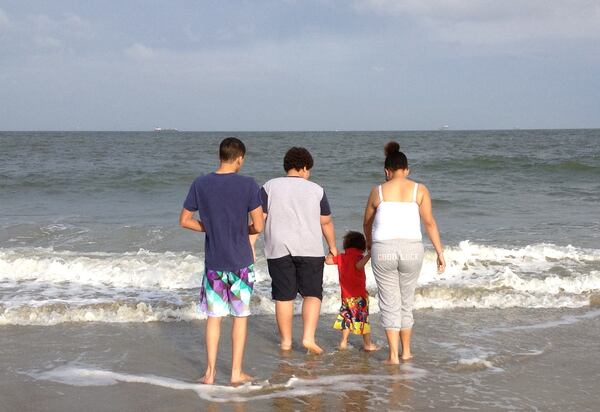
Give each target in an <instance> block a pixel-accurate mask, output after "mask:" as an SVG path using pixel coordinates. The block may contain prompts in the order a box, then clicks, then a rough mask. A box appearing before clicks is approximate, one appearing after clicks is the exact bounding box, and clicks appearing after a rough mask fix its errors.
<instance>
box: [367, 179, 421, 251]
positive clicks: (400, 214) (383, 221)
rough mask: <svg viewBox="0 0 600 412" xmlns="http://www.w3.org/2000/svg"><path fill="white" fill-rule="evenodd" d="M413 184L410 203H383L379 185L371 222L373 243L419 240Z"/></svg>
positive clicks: (419, 230) (419, 224) (419, 221)
mask: <svg viewBox="0 0 600 412" xmlns="http://www.w3.org/2000/svg"><path fill="white" fill-rule="evenodd" d="M418 186H419V184H418V183H415V188H414V189H413V197H412V201H411V202H385V201H384V200H383V193H382V191H381V185H379V200H380V203H379V206H377V211H376V212H375V220H374V221H373V241H374V242H376V241H382V240H391V239H408V240H421V239H422V235H421V217H420V215H419V204H418V203H417V188H418Z"/></svg>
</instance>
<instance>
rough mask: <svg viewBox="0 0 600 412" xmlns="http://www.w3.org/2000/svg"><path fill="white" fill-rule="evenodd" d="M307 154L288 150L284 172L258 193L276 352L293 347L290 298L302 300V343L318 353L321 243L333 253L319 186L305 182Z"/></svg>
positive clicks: (332, 237)
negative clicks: (277, 339)
mask: <svg viewBox="0 0 600 412" xmlns="http://www.w3.org/2000/svg"><path fill="white" fill-rule="evenodd" d="M312 166H313V158H312V156H311V154H310V153H309V152H308V150H306V149H305V148H302V147H292V148H291V149H290V150H288V152H287V153H286V154H285V158H284V160H283V167H284V169H285V171H286V173H287V175H286V176H284V177H277V178H275V179H271V180H269V181H268V182H267V183H265V184H264V186H263V188H262V190H261V195H262V203H263V212H264V213H265V215H266V217H267V219H266V223H265V256H266V258H267V264H268V267H269V275H270V276H271V287H272V297H273V299H274V300H275V316H276V318H277V326H278V327H279V335H280V338H281V349H283V350H289V349H291V347H292V321H293V315H294V299H295V298H296V295H297V294H298V293H300V295H301V296H302V298H303V299H304V300H303V303H302V319H303V322H304V333H303V337H302V344H303V345H304V347H305V348H307V349H308V350H309V351H311V352H313V353H317V354H319V353H322V352H323V350H322V349H321V348H320V347H319V346H318V345H317V344H316V342H315V332H316V329H317V323H318V321H319V312H320V310H321V299H322V298H323V264H324V262H325V258H324V253H323V240H322V237H325V240H326V241H327V245H328V246H329V254H331V255H333V256H335V255H337V249H336V246H335V233H334V227H333V220H332V219H331V210H330V207H329V202H328V201H327V196H326V195H325V192H324V191H323V188H322V187H321V186H319V185H318V184H316V183H313V182H310V181H309V180H308V179H309V177H310V169H311V168H312Z"/></svg>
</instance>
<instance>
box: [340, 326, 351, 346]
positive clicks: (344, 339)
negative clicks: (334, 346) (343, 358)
mask: <svg viewBox="0 0 600 412" xmlns="http://www.w3.org/2000/svg"><path fill="white" fill-rule="evenodd" d="M349 336H350V329H342V339H340V346H339V348H340V350H344V349H346V348H347V347H348V337H349Z"/></svg>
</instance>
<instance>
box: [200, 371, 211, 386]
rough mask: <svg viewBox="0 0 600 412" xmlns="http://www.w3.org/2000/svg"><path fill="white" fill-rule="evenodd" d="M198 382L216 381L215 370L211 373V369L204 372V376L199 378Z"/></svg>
mask: <svg viewBox="0 0 600 412" xmlns="http://www.w3.org/2000/svg"><path fill="white" fill-rule="evenodd" d="M197 382H198V383H201V384H203V385H212V384H213V383H215V374H214V372H213V373H211V372H209V371H206V373H205V374H204V376H203V377H202V378H200V379H198V381H197Z"/></svg>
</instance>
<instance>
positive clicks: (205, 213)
mask: <svg viewBox="0 0 600 412" xmlns="http://www.w3.org/2000/svg"><path fill="white" fill-rule="evenodd" d="M260 205H261V199H260V188H259V186H258V185H257V184H256V182H255V181H254V179H252V178H251V177H247V176H241V175H239V174H237V173H226V174H217V173H210V174H208V175H204V176H200V177H198V178H197V179H196V180H194V183H192V186H191V187H190V191H189V192H188V195H187V198H186V199H185V202H184V203H183V207H184V208H185V209H187V210H189V211H190V212H195V211H198V215H199V216H200V220H201V221H202V224H203V225H204V228H205V230H206V240H205V242H204V255H205V267H206V268H207V269H211V270H227V271H232V272H233V271H237V270H239V269H241V268H244V267H246V266H249V265H251V264H252V263H253V262H254V257H253V256H252V247H251V246H250V240H249V239H248V212H250V211H252V210H254V209H256V208H257V207H259V206H260Z"/></svg>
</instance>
